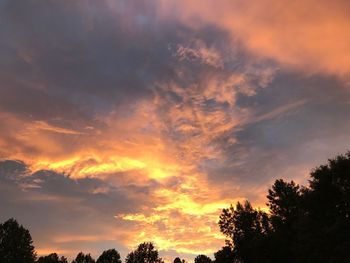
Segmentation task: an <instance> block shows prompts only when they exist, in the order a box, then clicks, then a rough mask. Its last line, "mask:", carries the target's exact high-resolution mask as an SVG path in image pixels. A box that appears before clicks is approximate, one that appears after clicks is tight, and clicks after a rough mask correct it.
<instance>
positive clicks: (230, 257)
mask: <svg viewBox="0 0 350 263" xmlns="http://www.w3.org/2000/svg"><path fill="white" fill-rule="evenodd" d="M214 257H215V261H214V262H215V263H233V262H234V261H235V258H236V257H235V254H234V252H233V250H232V248H231V247H230V246H225V247H223V248H222V249H220V250H218V251H217V252H216V253H214Z"/></svg>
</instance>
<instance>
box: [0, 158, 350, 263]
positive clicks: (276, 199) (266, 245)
mask: <svg viewBox="0 0 350 263" xmlns="http://www.w3.org/2000/svg"><path fill="white" fill-rule="evenodd" d="M267 206H268V208H269V212H264V211H262V210H260V209H256V208H253V206H252V205H251V203H250V202H249V201H245V202H243V203H240V202H238V203H237V204H236V205H235V206H233V205H231V206H230V207H229V208H226V209H223V211H222V213H221V215H220V219H219V222H218V224H219V227H220V230H221V232H222V233H223V234H224V235H226V237H227V240H226V245H225V246H224V247H223V248H222V249H220V250H219V251H217V252H216V253H214V260H212V259H211V258H209V257H208V256H206V255H198V256H197V257H196V258H195V260H194V262H195V263H277V262H279V263H282V262H283V263H303V262H305V263H316V262H324V263H343V262H344V263H345V262H350V253H349V252H348V249H349V248H350V152H348V153H346V154H345V155H338V156H336V157H335V158H333V159H330V160H329V161H328V163H327V164H325V165H321V166H319V167H316V168H315V169H313V170H312V172H311V173H310V179H309V185H308V186H300V185H298V184H296V183H295V182H293V181H290V182H286V181H284V180H282V179H279V180H276V181H275V182H274V184H273V185H272V187H271V188H270V189H269V190H268V193H267ZM121 262H122V261H121V257H120V254H119V253H118V251H116V250H115V249H109V250H106V251H104V252H103V253H102V254H101V255H100V256H99V257H98V259H97V260H96V261H95V260H94V259H93V258H92V256H91V255H90V254H84V253H82V252H80V253H79V254H78V255H77V256H76V258H75V259H74V260H73V261H72V263H121ZM0 263H68V261H67V258H65V257H64V256H61V257H59V256H58V255H57V254H56V253H52V254H50V255H47V256H41V257H39V258H37V255H36V253H35V249H34V246H33V241H32V238H31V235H30V233H29V231H28V230H27V229H25V228H24V227H23V226H21V225H19V224H18V223H17V221H16V220H15V219H9V220H7V221H6V222H4V223H2V224H0ZM125 263H163V260H162V258H161V257H159V253H158V250H157V249H156V248H155V246H154V244H153V243H152V242H145V243H142V244H140V245H139V246H138V247H137V248H136V249H135V250H134V251H132V252H130V253H129V254H128V255H127V257H126V259H125ZM174 263H186V261H185V260H183V259H180V258H178V257H177V258H175V259H174Z"/></svg>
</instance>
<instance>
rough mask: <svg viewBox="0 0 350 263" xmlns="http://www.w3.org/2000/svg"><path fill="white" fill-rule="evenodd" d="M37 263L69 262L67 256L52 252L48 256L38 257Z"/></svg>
mask: <svg viewBox="0 0 350 263" xmlns="http://www.w3.org/2000/svg"><path fill="white" fill-rule="evenodd" d="M37 263H68V261H67V258H65V257H63V256H62V257H60V258H59V257H58V255H57V254H56V253H52V254H50V255H47V256H42V257H40V258H39V259H38V261H37Z"/></svg>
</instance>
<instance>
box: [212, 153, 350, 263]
mask: <svg viewBox="0 0 350 263" xmlns="http://www.w3.org/2000/svg"><path fill="white" fill-rule="evenodd" d="M267 199H268V203H267V205H268V206H269V208H270V216H268V215H267V214H266V213H263V212H261V211H258V210H255V209H253V208H252V206H251V205H250V203H249V202H246V203H245V204H243V205H242V204H240V203H237V205H236V208H233V206H232V205H231V207H230V208H228V209H224V210H223V211H222V213H221V215H220V221H219V226H220V230H221V232H222V233H224V234H225V235H226V236H227V237H228V238H229V242H228V244H229V245H230V247H232V248H233V255H234V257H235V260H237V259H238V260H239V262H243V263H251V262H253V263H254V262H269V263H280V262H284V263H295V262H325V263H334V262H337V263H345V262H350V253H349V252H348V248H349V247H350V152H348V153H347V154H345V155H339V156H337V157H336V158H334V159H331V160H329V161H328V163H327V164H325V165H321V166H319V167H317V168H315V169H314V170H313V171H312V172H311V180H310V181H309V186H308V187H302V186H301V187H300V186H299V185H297V184H295V183H294V182H293V181H291V182H285V181H283V180H281V179H279V180H276V181H275V183H274V184H273V186H272V188H271V189H269V190H268V195H267ZM227 253H228V252H227ZM220 254H224V252H223V251H221V252H220V253H219V252H218V253H216V254H215V258H216V261H218V262H219V260H218V259H219V256H220Z"/></svg>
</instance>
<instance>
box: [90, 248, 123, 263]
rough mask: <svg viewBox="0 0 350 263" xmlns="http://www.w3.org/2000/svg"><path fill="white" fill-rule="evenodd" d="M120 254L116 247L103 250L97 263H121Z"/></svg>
mask: <svg viewBox="0 0 350 263" xmlns="http://www.w3.org/2000/svg"><path fill="white" fill-rule="evenodd" d="M121 262H122V261H121V260H120V254H119V253H118V251H117V250H115V249H108V250H105V251H103V253H102V254H101V256H100V257H99V258H98V259H97V261H96V263H121Z"/></svg>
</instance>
